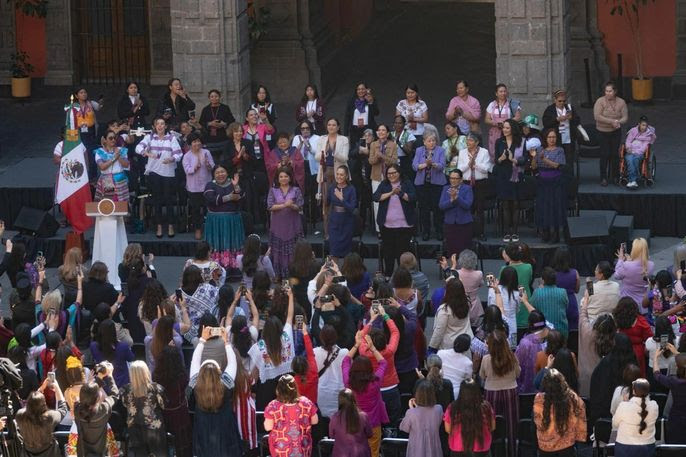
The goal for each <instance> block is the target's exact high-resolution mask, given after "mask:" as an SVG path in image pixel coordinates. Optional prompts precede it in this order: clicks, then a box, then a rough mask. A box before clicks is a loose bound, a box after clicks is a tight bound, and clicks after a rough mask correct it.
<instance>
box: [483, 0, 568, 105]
mask: <svg viewBox="0 0 686 457" xmlns="http://www.w3.org/2000/svg"><path fill="white" fill-rule="evenodd" d="M568 12H569V0H496V1H495V16H496V18H495V43H496V56H497V57H496V79H497V81H498V82H502V83H505V84H507V86H508V88H509V92H510V96H511V97H512V98H515V99H518V100H520V101H521V103H522V110H523V114H525V115H526V114H529V113H531V114H536V115H538V116H539V117H540V116H542V114H543V111H544V109H545V107H546V106H547V105H549V104H550V103H551V98H552V96H551V93H552V91H553V90H555V89H557V88H563V87H567V85H568V83H569V81H570V77H571V73H570V55H569V36H570V33H569V15H568Z"/></svg>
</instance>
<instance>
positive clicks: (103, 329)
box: [96, 319, 117, 362]
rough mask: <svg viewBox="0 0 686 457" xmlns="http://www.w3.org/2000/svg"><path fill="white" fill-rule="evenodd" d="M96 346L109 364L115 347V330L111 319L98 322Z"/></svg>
mask: <svg viewBox="0 0 686 457" xmlns="http://www.w3.org/2000/svg"><path fill="white" fill-rule="evenodd" d="M96 344H97V345H98V349H99V350H100V352H102V355H103V356H104V357H105V359H106V360H109V361H110V362H111V361H112V359H113V358H114V352H115V348H116V347H117V329H116V327H115V325H114V321H113V320H112V319H105V320H104V321H102V322H100V325H99V326H98V334H97V335H96Z"/></svg>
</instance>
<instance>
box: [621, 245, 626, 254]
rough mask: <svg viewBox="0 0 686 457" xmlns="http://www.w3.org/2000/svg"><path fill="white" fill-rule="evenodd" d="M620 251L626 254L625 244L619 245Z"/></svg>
mask: <svg viewBox="0 0 686 457" xmlns="http://www.w3.org/2000/svg"><path fill="white" fill-rule="evenodd" d="M620 249H621V250H622V252H623V253H625V254H626V243H622V244H620Z"/></svg>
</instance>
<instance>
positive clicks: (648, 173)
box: [619, 143, 657, 187]
mask: <svg viewBox="0 0 686 457" xmlns="http://www.w3.org/2000/svg"><path fill="white" fill-rule="evenodd" d="M625 148H626V146H625V145H624V143H622V145H621V146H620V147H619V185H620V186H624V187H626V185H627V184H628V183H629V168H628V165H627V163H626V160H624V155H625V154H627V152H626V150H625ZM656 168H657V159H656V158H655V152H654V151H653V150H652V147H651V146H648V149H646V152H645V155H644V156H643V159H642V160H641V162H640V163H639V166H638V174H639V176H638V179H637V180H636V183H637V184H639V185H641V183H642V184H643V185H644V186H646V187H652V185H653V184H655V169H656Z"/></svg>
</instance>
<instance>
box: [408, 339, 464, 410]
mask: <svg viewBox="0 0 686 457" xmlns="http://www.w3.org/2000/svg"><path fill="white" fill-rule="evenodd" d="M450 350H452V349H450ZM426 369H427V371H428V373H427V374H426V377H425V376H424V375H423V374H422V372H421V371H419V368H418V369H417V375H418V376H419V379H417V382H416V383H415V384H414V389H412V391H413V392H416V391H417V387H418V386H419V384H420V383H421V382H422V381H423V380H424V379H426V380H427V381H429V383H431V387H432V388H433V390H434V393H435V394H436V403H437V404H439V405H441V406H442V407H443V410H444V411H445V409H446V408H447V407H448V405H449V404H450V403H452V402H453V400H455V392H454V388H453V383H452V381H450V379H446V378H444V377H443V360H441V358H440V357H439V356H438V355H437V354H431V355H430V356H429V357H427V358H426ZM458 389H459V386H458Z"/></svg>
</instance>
